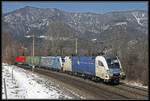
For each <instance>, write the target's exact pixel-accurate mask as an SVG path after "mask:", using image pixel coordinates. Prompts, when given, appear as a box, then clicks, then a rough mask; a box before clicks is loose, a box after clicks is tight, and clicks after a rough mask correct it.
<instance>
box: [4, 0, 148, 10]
mask: <svg viewBox="0 0 150 101" xmlns="http://www.w3.org/2000/svg"><path fill="white" fill-rule="evenodd" d="M25 6H32V7H38V8H58V9H61V10H64V11H68V12H95V13H105V12H111V11H122V10H146V11H148V2H146V1H143V2H141V1H135V2H129V1H128V2H119V1H118V2H111V1H109V2H104V1H103V2H98V1H97V2H94V1H93V2H92V1H86V2H81V1H80V2H73V1H72V2H67V1H64V2H63V1H57V2H54V1H53V2H52V1H50V2H48V1H47V2H46V1H45V2H41V1H36V2H33V1H32V2H27V1H26V2H23V1H22V2H19V1H12V2H11V1H5V2H4V1H3V2H2V12H3V13H7V12H11V11H14V10H16V9H19V8H23V7H25Z"/></svg>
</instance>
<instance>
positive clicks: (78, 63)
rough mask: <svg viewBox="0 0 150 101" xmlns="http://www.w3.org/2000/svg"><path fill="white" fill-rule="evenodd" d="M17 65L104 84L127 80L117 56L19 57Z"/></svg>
mask: <svg viewBox="0 0 150 101" xmlns="http://www.w3.org/2000/svg"><path fill="white" fill-rule="evenodd" d="M16 64H18V65H28V67H29V68H32V66H33V65H34V66H35V67H36V68H45V69H50V70H56V71H62V72H67V73H70V74H76V75H80V76H83V77H88V78H91V79H95V80H100V79H101V80H103V81H104V82H113V83H117V84H118V83H119V81H120V79H125V77H126V75H125V73H124V72H123V69H122V66H121V63H120V61H119V59H118V57H117V56H115V57H114V56H65V57H61V56H46V57H44V56H34V57H33V56H18V57H16Z"/></svg>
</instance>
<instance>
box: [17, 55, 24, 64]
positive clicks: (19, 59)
mask: <svg viewBox="0 0 150 101" xmlns="http://www.w3.org/2000/svg"><path fill="white" fill-rule="evenodd" d="M25 61H26V57H25V56H18V57H16V62H19V63H24V62H25Z"/></svg>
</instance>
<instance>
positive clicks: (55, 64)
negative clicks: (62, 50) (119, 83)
mask: <svg viewBox="0 0 150 101" xmlns="http://www.w3.org/2000/svg"><path fill="white" fill-rule="evenodd" d="M40 67H46V68H49V69H54V70H61V69H62V59H61V57H60V56H47V57H41V61H40Z"/></svg>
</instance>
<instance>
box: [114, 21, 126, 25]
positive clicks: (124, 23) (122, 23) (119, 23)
mask: <svg viewBox="0 0 150 101" xmlns="http://www.w3.org/2000/svg"><path fill="white" fill-rule="evenodd" d="M115 25H127V22H118V23H116V24H115Z"/></svg>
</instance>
